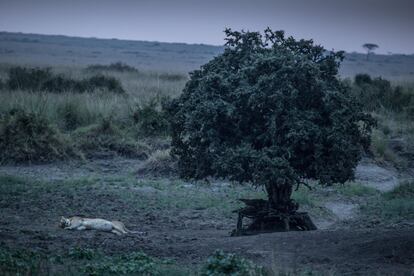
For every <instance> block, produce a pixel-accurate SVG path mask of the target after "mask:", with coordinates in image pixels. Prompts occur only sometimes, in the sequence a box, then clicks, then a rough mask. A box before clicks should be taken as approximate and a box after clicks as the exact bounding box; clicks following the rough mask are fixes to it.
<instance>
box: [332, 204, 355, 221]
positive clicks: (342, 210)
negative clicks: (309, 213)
mask: <svg viewBox="0 0 414 276" xmlns="http://www.w3.org/2000/svg"><path fill="white" fill-rule="evenodd" d="M325 207H326V208H327V209H329V210H331V212H332V213H333V214H334V215H335V216H336V217H337V218H338V220H347V219H351V218H353V217H355V213H356V211H357V209H358V205H357V204H352V203H346V202H337V201H335V202H333V201H330V202H327V203H325Z"/></svg>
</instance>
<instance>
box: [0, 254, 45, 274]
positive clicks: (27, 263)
mask: <svg viewBox="0 0 414 276" xmlns="http://www.w3.org/2000/svg"><path fill="white" fill-rule="evenodd" d="M41 261H42V256H40V255H39V254H35V253H33V252H25V251H10V250H5V249H4V248H1V249H0V271H1V273H2V275H36V274H38V273H39V271H40V263H41Z"/></svg>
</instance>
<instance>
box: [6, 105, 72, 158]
mask: <svg viewBox="0 0 414 276" xmlns="http://www.w3.org/2000/svg"><path fill="white" fill-rule="evenodd" d="M0 152H1V157H0V162H1V163H27V162H29V163H32V162H33V163H42V162H49V161H54V160H59V159H66V158H68V157H70V156H78V155H77V154H76V153H75V151H74V149H73V147H72V146H71V143H70V141H68V140H67V139H66V138H65V137H64V136H63V135H62V134H61V133H60V132H59V131H58V130H57V129H56V128H55V127H53V126H51V125H50V124H49V123H48V122H47V121H46V120H45V119H44V118H42V117H41V116H39V115H37V114H35V113H28V112H25V111H23V110H20V109H14V110H11V111H9V112H8V113H6V114H2V115H1V116H0Z"/></svg>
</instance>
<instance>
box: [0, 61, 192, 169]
mask: <svg viewBox="0 0 414 276" xmlns="http://www.w3.org/2000/svg"><path fill="white" fill-rule="evenodd" d="M117 68H118V67H117ZM9 69H10V68H8V69H7V70H9ZM7 70H5V71H6V72H7ZM89 71H90V70H86V72H85V70H84V69H83V68H77V67H57V68H53V69H51V70H49V71H47V72H46V71H45V72H46V73H47V75H52V76H53V75H57V76H65V78H66V77H67V78H70V79H73V80H77V79H81V78H89V77H91V78H92V77H93V75H90V73H88V72H89ZM28 72H31V71H28ZM36 72H37V71H36ZM36 72H35V73H36ZM42 72H43V71H41V73H42ZM102 74H103V76H105V77H114V78H116V79H119V80H120V82H121V83H122V86H123V87H124V88H125V90H126V92H125V93H124V94H122V95H121V94H117V93H105V92H104V91H95V92H93V93H83V94H79V93H71V92H70V91H64V92H62V93H58V94H56V93H48V92H46V91H24V90H10V89H3V90H1V91H0V117H2V116H3V117H4V116H5V115H4V114H9V113H10V112H11V111H12V110H15V109H18V110H23V111H24V112H27V114H33V117H34V118H41V120H42V121H43V122H44V125H45V126H47V127H45V128H43V129H50V130H52V129H53V130H54V131H55V132H56V133H57V134H56V135H55V136H56V137H57V136H59V137H61V138H60V140H61V141H62V142H63V143H65V146H67V147H74V148H77V149H79V150H80V152H79V154H80V155H82V154H83V155H86V156H87V157H90V156H94V155H95V153H98V154H99V155H100V156H101V153H102V152H104V151H107V154H106V153H105V155H113V154H112V153H116V154H120V155H123V156H127V157H134V158H135V157H138V158H143V157H146V156H147V155H148V154H149V153H150V151H152V150H150V151H148V147H147V146H146V145H145V143H144V142H143V140H145V139H146V138H148V137H151V140H154V141H155V140H157V139H161V140H168V137H167V134H168V122H167V118H166V116H165V114H164V112H163V111H162V110H161V104H162V103H163V102H164V101H165V100H164V99H166V98H170V97H175V96H177V95H178V94H179V93H180V92H181V90H182V88H183V87H184V84H185V82H186V79H187V76H186V75H183V74H173V73H162V72H158V73H156V72H145V71H142V72H141V71H139V72H138V71H134V70H124V69H122V70H109V71H108V70H106V71H104V72H102ZM103 122H110V125H111V131H109V132H110V133H109V132H108V131H101V130H102V124H103ZM6 127H8V126H7V124H6V123H5V122H4V121H1V120H0V131H1V130H2V129H5V128H6ZM21 134H22V135H21V136H22V137H23V138H25V137H26V136H27V133H25V132H21ZM61 134H62V135H61ZM2 136H4V135H2ZM36 136H39V139H43V138H42V137H51V136H50V135H49V136H48V135H47V133H43V132H38V133H36ZM2 138H3V137H2ZM34 138H36V137H34ZM0 140H1V139H0ZM9 140H10V139H9ZM20 140H21V139H20ZM20 140H19V139H14V138H13V139H11V140H10V141H3V142H2V141H0V148H1V147H3V148H6V147H7V148H11V150H10V151H9V152H10V154H7V155H4V154H3V155H2V157H3V159H4V160H3V163H19V162H24V161H25V160H26V159H28V160H29V162H31V161H32V160H31V159H32V158H31V157H30V158H29V157H25V158H23V160H21V159H22V158H20V157H19V158H17V157H18V156H20V155H27V154H26V153H25V152H22V153H20V152H19V150H20V151H23V149H24V148H25V145H23V146H21V145H16V146H14V144H13V143H14V142H15V141H20ZM55 141H57V140H56V139H55ZM52 142H53V141H50V143H52ZM55 144H56V143H55ZM32 145H34V144H33V143H32ZM154 147H155V148H156V145H154ZM57 148H58V147H57ZM27 149H28V150H26V152H27V151H28V152H36V154H34V155H33V156H44V155H46V150H44V151H43V152H41V154H39V152H37V151H36V150H35V149H34V148H31V146H30V145H29V146H28V147H27ZM3 151H4V150H3ZM14 152H15V153H16V154H15V155H16V157H14V156H13V153H14ZM47 152H55V151H50V150H48V151H47ZM61 155H62V154H61ZM72 155H73V154H72ZM56 159H65V158H55V157H53V158H52V156H49V157H47V156H46V157H45V158H43V157H42V160H40V161H41V162H51V161H54V160H56ZM33 161H34V162H36V161H38V160H33Z"/></svg>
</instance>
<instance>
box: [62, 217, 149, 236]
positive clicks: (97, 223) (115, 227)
mask: <svg viewBox="0 0 414 276" xmlns="http://www.w3.org/2000/svg"><path fill="white" fill-rule="evenodd" d="M60 227H61V228H63V229H66V230H98V231H105V232H112V233H114V234H117V235H119V236H121V235H123V234H127V233H134V234H145V232H139V231H130V230H128V229H127V228H126V227H125V225H124V224H123V223H122V222H120V221H109V220H106V219H100V218H82V217H76V216H75V217H70V218H65V217H61V218H60Z"/></svg>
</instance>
